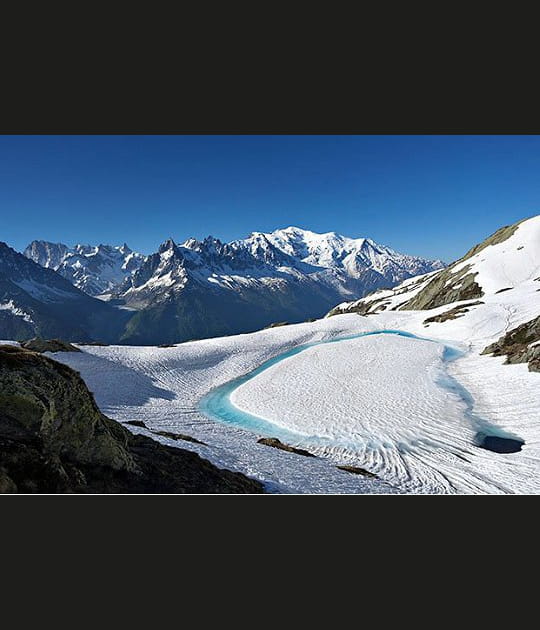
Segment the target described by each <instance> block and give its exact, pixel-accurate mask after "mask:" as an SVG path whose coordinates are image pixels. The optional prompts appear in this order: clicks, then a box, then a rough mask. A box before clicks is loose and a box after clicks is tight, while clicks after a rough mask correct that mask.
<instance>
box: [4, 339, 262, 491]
mask: <svg viewBox="0 0 540 630" xmlns="http://www.w3.org/2000/svg"><path fill="white" fill-rule="evenodd" d="M15 491H17V492H24V493H71V492H77V493H96V492H97V493H260V492H262V491H263V488H262V485H261V484H260V483H259V482H257V481H254V480H252V479H249V478H247V477H245V476H244V475H242V474H240V473H236V472H231V471H228V470H221V469H219V468H217V467H216V466H214V465H213V464H211V463H210V462H209V461H207V460H205V459H203V458H201V457H199V455H197V454H196V453H193V452H191V451H187V450H184V449H179V448H175V447H169V446H165V445H163V444H160V443H159V442H156V441H155V440H152V439H151V438H149V437H145V436H142V435H134V434H132V433H131V432H130V431H128V430H127V429H126V428H125V427H123V426H122V425H121V424H119V423H118V422H115V421H114V420H111V419H110V418H107V416H105V415H103V414H102V413H101V412H100V410H99V409H98V407H97V405H96V403H95V400H94V398H93V396H92V394H91V393H90V392H89V391H88V388H87V387H86V385H85V383H84V381H83V380H82V378H81V377H80V375H79V374H78V373H77V372H75V371H74V370H72V369H71V368H69V367H67V366H65V365H63V364H61V363H58V362H56V361H53V360H52V359H50V358H48V357H45V356H43V355H41V354H37V353H35V352H31V351H29V350H26V349H24V348H20V347H16V346H8V345H5V346H0V492H15Z"/></svg>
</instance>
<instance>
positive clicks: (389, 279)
mask: <svg viewBox="0 0 540 630" xmlns="http://www.w3.org/2000/svg"><path fill="white" fill-rule="evenodd" d="M443 267H444V263H442V262H441V261H429V260H426V259H423V258H418V257H413V256H407V255H404V254H399V253H397V252H395V251H393V250H391V249H390V248H388V247H384V246H380V245H377V244H376V243H375V242H374V241H372V240H370V239H349V238H347V237H344V236H340V235H337V234H335V233H328V234H316V233H315V232H310V231H308V230H301V229H300V228H293V227H291V228H286V229H284V230H276V231H275V232H272V233H269V234H266V233H263V232H253V233H252V234H251V235H250V236H248V237H247V238H246V239H240V240H234V241H231V242H230V243H223V242H221V241H220V240H219V239H217V238H214V237H212V236H209V237H207V238H205V239H204V240H202V241H200V240H197V239H195V238H190V239H188V240H186V241H185V242H184V243H182V244H180V245H178V244H177V243H175V242H174V240H173V239H168V240H167V241H165V242H164V243H163V244H162V245H161V246H160V248H159V250H158V251H157V252H156V253H155V254H152V255H151V256H149V257H148V258H147V259H146V261H145V262H144V263H143V264H142V265H141V266H140V268H139V269H138V270H137V271H135V272H134V273H133V274H131V275H130V276H129V277H127V278H126V279H125V280H124V282H123V283H122V284H121V285H120V286H119V287H117V289H116V291H114V292H113V297H114V298H115V299H116V300H119V303H123V304H125V305H127V306H129V307H132V308H135V309H137V310H138V311H139V312H138V313H136V314H135V315H134V316H133V318H132V319H131V320H130V322H129V323H128V326H127V329H126V333H125V335H124V337H123V338H122V341H123V342H125V343H141V344H146V343H152V340H153V339H155V338H159V339H160V343H169V342H174V341H178V340H185V339H195V338H200V337H209V336H218V335H226V334H235V333H238V332H251V331H253V330H257V329H259V328H262V327H264V326H267V325H269V324H271V323H273V322H276V321H289V322H297V321H303V320H305V319H307V318H309V317H321V316H322V315H324V313H326V312H327V311H328V309H329V308H330V307H331V306H332V305H333V304H335V303H336V302H337V301H340V300H343V299H347V298H348V299H352V298H354V297H360V296H362V295H365V294H366V293H368V292H370V291H373V290H374V289H377V288H379V287H388V286H394V285H395V284H397V283H398V282H400V281H401V280H403V279H405V278H409V277H411V276H413V275H417V274H418V273H426V272H428V271H433V270H436V269H441V268H443Z"/></svg>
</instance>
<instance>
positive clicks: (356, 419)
mask: <svg viewBox="0 0 540 630" xmlns="http://www.w3.org/2000/svg"><path fill="white" fill-rule="evenodd" d="M539 251H540V217H534V218H533V219H530V220H528V221H525V222H524V223H521V224H520V225H519V226H518V228H517V230H516V231H515V233H514V234H513V235H512V236H510V237H509V238H507V239H506V240H504V241H503V242H501V243H498V244H496V245H488V246H487V247H485V248H484V249H482V250H481V251H480V252H479V253H478V254H475V255H474V256H472V257H470V258H469V259H467V261H466V263H467V264H469V265H470V273H475V274H476V276H475V281H476V282H477V283H478V285H479V286H480V287H481V288H482V290H483V293H484V294H483V295H482V297H481V298H479V299H475V300H474V302H478V301H479V302H480V303H475V304H474V305H470V302H471V300H470V299H469V300H463V301H461V302H453V303H450V304H445V305H444V306H439V307H437V308H433V309H431V310H417V311H412V310H411V311H400V310H392V309H393V308H397V307H399V305H401V304H404V303H405V302H406V301H408V300H409V299H410V298H411V297H412V296H413V295H415V294H418V293H419V292H420V291H422V290H423V289H424V288H425V287H426V285H427V284H428V283H429V282H430V281H431V279H432V278H433V277H434V276H435V275H436V273H437V272H432V273H429V274H427V275H426V276H423V277H420V278H415V279H409V280H406V281H405V282H404V283H403V284H402V285H400V286H399V287H397V288H396V289H393V290H388V291H380V292H377V293H376V294H373V295H372V296H369V297H368V298H364V300H373V299H374V298H380V297H383V298H384V300H383V301H381V302H379V307H380V305H382V306H384V309H383V310H381V311H380V312H375V313H370V314H369V315H368V316H360V315H358V314H357V313H354V312H351V313H347V312H346V311H347V309H348V308H351V307H353V308H357V307H358V306H359V305H360V306H361V303H362V300H360V301H357V302H354V303H349V304H347V303H344V304H342V305H340V310H341V311H343V312H344V313H345V314H338V315H335V316H332V317H327V318H325V319H321V320H318V321H315V322H312V323H305V324H296V325H289V326H281V327H277V328H272V329H269V330H262V331H259V332H256V333H252V334H245V335H237V336H232V337H222V338H214V339H207V340H202V341H194V342H188V343H183V344H179V345H177V346H176V347H173V348H156V347H133V346H130V347H128V346H110V347H99V346H84V347H83V349H84V353H73V354H70V353H59V354H55V355H53V356H54V358H55V359H56V360H59V361H62V362H64V363H66V364H68V365H70V366H71V367H73V368H75V369H76V370H79V371H80V372H81V375H82V376H83V378H84V379H85V380H86V382H87V384H88V385H89V387H90V389H91V390H92V391H94V393H95V395H96V400H97V402H98V404H99V406H100V407H101V409H102V410H103V411H104V413H106V414H107V415H109V416H110V417H112V418H115V419H116V420H119V421H121V422H125V421H127V420H142V421H144V422H145V423H146V424H147V426H148V427H150V428H151V429H154V430H160V429H161V430H168V431H172V432H179V433H185V434H188V435H191V436H193V437H195V438H198V439H199V440H202V441H204V442H205V443H206V444H207V446H203V445H196V444H192V443H189V442H175V441H171V440H167V439H165V438H158V439H160V440H161V441H163V442H165V443H168V444H170V445H173V446H181V447H184V448H188V449H191V450H195V451H197V452H198V453H200V454H201V455H202V456H203V457H206V458H208V459H210V460H211V461H212V462H214V463H216V464H217V465H220V466H223V467H227V468H230V469H234V470H238V471H241V472H244V473H245V474H247V475H250V476H253V477H255V478H257V479H260V480H262V481H263V482H265V484H266V487H267V489H268V490H269V491H272V492H289V493H290V492H295V493H305V492H308V493H346V492H347V493H445V494H447V493H448V494H454V493H505V494H506V493H509V494H511V493H540V474H539V473H540V396H539V395H538V386H539V385H540V374H539V373H537V372H529V371H528V369H527V365H526V364H518V365H504V360H505V359H504V357H492V356H486V355H481V354H480V353H481V352H482V350H484V348H485V347H486V346H487V345H489V344H491V343H493V342H494V341H496V340H497V339H499V338H500V337H501V336H502V335H504V334H505V333H506V332H507V331H509V330H512V329H513V328H515V327H516V326H518V325H520V324H522V323H524V322H527V321H529V320H531V319H533V318H535V317H537V316H538V315H539V313H540V255H539V253H538V252H539ZM460 264H461V263H458V265H457V266H455V267H458V266H459V265H460ZM449 269H450V270H451V271H454V270H455V269H454V270H452V267H450V268H449ZM458 270H459V269H458ZM441 273H444V272H441ZM501 289H506V290H505V291H503V292H500V291H501ZM508 289H509V290H508ZM467 304H469V308H468V310H467V311H465V312H462V313H459V314H458V317H457V318H456V319H446V320H445V321H442V322H431V323H430V322H428V323H426V321H425V320H426V319H428V318H432V317H434V316H437V315H441V314H443V313H446V312H447V311H449V310H450V309H452V308H454V307H456V306H459V305H467ZM385 331H402V332H404V333H409V334H411V335H416V336H417V337H418V338H410V337H404V336H398V335H396V334H388V332H385ZM362 333H372V334H370V335H365V336H358V335H360V334H362ZM374 333H381V334H374ZM355 335H357V337H355V338H350V337H352V336H355ZM342 337H349V338H348V339H344V340H341V341H339V342H337V343H327V344H326V343H325V344H320V345H311V347H307V348H302V349H301V351H298V352H296V353H295V354H291V353H290V351H292V350H294V349H297V350H298V346H301V345H302V346H303V345H305V344H316V343H317V342H322V341H329V340H337V339H340V338H342ZM452 349H455V350H457V352H454V353H453V356H449V355H450V354H451V353H452ZM281 355H285V356H283V357H282V356H281ZM274 358H275V359H276V361H275V362H273V363H272V364H271V365H269V366H268V367H266V366H262V364H264V363H265V362H266V361H269V360H270V359H274ZM449 359H451V360H449ZM261 366H262V369H261ZM255 370H256V372H255V373H254V374H253V375H250V373H251V372H253V371H255ZM241 377H243V378H241ZM240 378H241V380H240V381H238V382H234V383H229V382H230V381H232V380H233V379H240ZM227 383H229V385H225V384H227ZM220 386H225V387H226V388H228V387H230V395H229V394H227V395H228V396H229V399H228V400H229V401H230V404H231V406H232V409H233V410H237V413H238V414H239V415H240V416H241V415H242V413H243V412H244V414H245V413H248V414H250V415H251V417H252V418H253V417H255V418H256V419H257V418H258V419H259V420H260V421H261V424H260V427H266V428H265V430H264V431H258V430H257V431H256V432H254V431H249V430H247V429H246V428H241V427H239V426H236V425H235V424H231V423H227V422H224V421H220V420H219V419H218V418H214V417H212V418H211V417H208V415H205V414H204V413H203V412H202V411H201V401H202V400H203V401H204V400H207V399H208V398H209V397H210V398H211V397H212V396H215V394H216V392H217V391H220V390H218V389H216V388H220ZM221 390H223V388H221ZM227 391H228V390H227ZM204 408H206V407H204ZM244 426H245V425H244ZM130 428H131V429H132V430H133V431H135V432H145V430H144V429H137V428H135V427H130ZM482 432H483V433H485V434H488V435H494V436H500V437H513V438H517V439H521V440H523V442H524V444H523V446H522V449H521V450H520V451H519V452H514V453H507V454H502V453H495V452H492V451H489V450H486V449H484V448H480V446H479V440H478V434H479V433H482ZM263 434H264V435H268V436H273V437H278V438H280V439H282V441H285V440H284V439H283V436H284V435H287V436H288V437H289V438H292V441H291V439H289V440H287V441H288V443H290V444H293V445H296V446H300V447H304V448H307V449H308V450H310V451H311V452H313V453H315V454H317V455H318V457H315V458H308V457H302V456H299V455H296V454H292V453H287V452H283V451H280V450H276V449H273V448H270V447H267V446H264V445H261V444H257V438H258V437H259V436H261V435H263ZM280 436H281V437H280ZM155 437H157V436H155ZM337 464H349V465H353V466H358V467H361V468H364V469H366V470H368V471H370V472H372V473H375V474H376V475H377V476H378V479H371V478H366V477H363V476H361V475H354V474H351V473H348V472H345V471H341V470H338V469H337V468H336V465H337Z"/></svg>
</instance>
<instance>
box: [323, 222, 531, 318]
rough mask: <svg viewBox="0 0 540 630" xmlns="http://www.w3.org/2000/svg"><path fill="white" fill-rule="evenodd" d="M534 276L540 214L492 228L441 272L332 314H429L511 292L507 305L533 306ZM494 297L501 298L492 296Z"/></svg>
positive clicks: (346, 305) (340, 307)
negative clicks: (529, 304)
mask: <svg viewBox="0 0 540 630" xmlns="http://www.w3.org/2000/svg"><path fill="white" fill-rule="evenodd" d="M539 277H540V215H538V216H535V217H532V218H530V219H525V220H523V221H520V222H518V223H515V224H514V225H510V226H505V227H503V228H501V229H500V230H497V232H495V233H494V234H492V235H491V236H490V237H489V238H487V239H486V240H485V241H483V242H482V243H479V244H478V245H476V246H475V247H473V248H472V249H471V250H469V252H467V254H465V255H464V256H463V257H462V258H460V259H459V260H457V261H456V262H454V263H453V264H451V265H449V266H448V267H446V269H443V270H441V271H438V272H434V273H428V274H424V275H422V276H418V277H415V278H411V279H408V280H406V281H405V282H403V283H401V284H400V285H398V286H396V287H395V288H393V289H391V290H384V291H377V292H375V293H373V294H371V295H369V296H367V297H365V298H362V299H360V300H356V301H354V302H348V303H342V304H339V305H338V306H337V307H335V308H334V309H333V310H332V311H331V314H332V315H335V314H339V313H350V312H357V313H361V314H367V313H376V312H381V311H383V310H397V309H400V310H428V309H435V308H436V307H440V306H446V305H449V306H451V305H456V304H459V303H461V302H463V301H464V300H477V301H478V300H481V301H486V300H487V299H488V298H490V297H493V300H490V301H494V302H497V301H499V300H502V301H505V302H506V301H507V300H506V298H507V297H508V295H507V293H510V292H513V293H512V294H511V296H510V301H511V302H512V301H515V302H519V303H521V302H522V300H523V299H524V296H528V297H527V299H528V300H530V301H532V303H538V301H539V300H540V295H538V291H537V289H538V288H540V287H539V286H538V282H537V280H538V278H539ZM535 293H536V294H537V295H535ZM499 295H500V298H498V297H494V296H499ZM514 296H515V299H512V298H514ZM446 310H448V309H446Z"/></svg>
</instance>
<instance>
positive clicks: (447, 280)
mask: <svg viewBox="0 0 540 630" xmlns="http://www.w3.org/2000/svg"><path fill="white" fill-rule="evenodd" d="M458 262H461V261H458ZM456 264H457V263H456ZM453 268H454V265H452V266H451V267H448V268H447V269H443V271H440V272H439V273H437V274H436V275H435V276H434V278H433V279H432V280H431V281H430V282H428V283H427V285H426V286H425V287H424V288H423V289H422V290H421V291H420V292H419V293H418V294H417V295H415V296H414V297H413V298H411V299H410V300H409V301H407V302H405V304H402V305H401V306H400V307H399V310H400V311H402V310H403V311H409V310H419V311H426V310H429V309H432V308H436V307H437V306H444V305H445V304H451V303H452V302H460V301H461V300H471V299H473V298H479V297H482V296H483V295H484V292H483V291H482V289H481V288H480V286H479V285H478V283H477V282H476V281H475V277H476V275H477V274H476V273H470V266H469V265H465V266H464V267H463V268H462V269H460V270H459V271H457V272H453Z"/></svg>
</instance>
